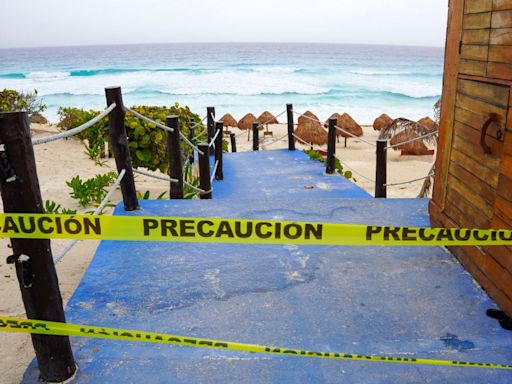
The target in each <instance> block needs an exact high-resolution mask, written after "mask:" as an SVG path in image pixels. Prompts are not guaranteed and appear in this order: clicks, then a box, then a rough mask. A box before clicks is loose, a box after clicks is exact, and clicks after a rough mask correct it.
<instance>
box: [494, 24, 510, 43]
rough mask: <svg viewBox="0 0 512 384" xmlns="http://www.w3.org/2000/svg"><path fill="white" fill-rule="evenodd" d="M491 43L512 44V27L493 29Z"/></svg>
mask: <svg viewBox="0 0 512 384" xmlns="http://www.w3.org/2000/svg"><path fill="white" fill-rule="evenodd" d="M489 44H491V45H512V28H498V29H491V34H490V38H489Z"/></svg>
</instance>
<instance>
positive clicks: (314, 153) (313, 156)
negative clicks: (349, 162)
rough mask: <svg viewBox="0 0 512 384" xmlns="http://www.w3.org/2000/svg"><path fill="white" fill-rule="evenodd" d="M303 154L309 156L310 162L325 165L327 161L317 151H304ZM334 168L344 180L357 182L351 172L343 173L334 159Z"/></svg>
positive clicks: (337, 161) (341, 167)
mask: <svg viewBox="0 0 512 384" xmlns="http://www.w3.org/2000/svg"><path fill="white" fill-rule="evenodd" d="M304 152H305V153H306V154H307V155H308V156H309V158H310V159H311V160H316V161H320V162H321V163H322V164H324V165H327V159H326V158H325V157H323V156H322V155H321V154H320V153H319V152H318V151H315V150H306V149H305V150H304ZM334 168H335V169H336V171H337V172H338V174H340V175H341V176H343V177H345V178H346V179H348V180H350V179H352V180H354V181H357V180H356V179H355V178H354V177H353V175H352V171H345V169H344V168H343V165H342V164H341V162H340V161H339V160H338V159H336V158H335V159H334Z"/></svg>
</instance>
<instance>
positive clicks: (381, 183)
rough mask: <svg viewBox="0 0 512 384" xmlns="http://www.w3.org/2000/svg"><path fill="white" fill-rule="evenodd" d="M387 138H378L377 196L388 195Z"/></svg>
mask: <svg viewBox="0 0 512 384" xmlns="http://www.w3.org/2000/svg"><path fill="white" fill-rule="evenodd" d="M387 145H388V142H387V140H377V164H376V167H375V169H376V171H375V197H376V198H385V197H387V187H386V183H387V181H386V180H387V150H386V147H387Z"/></svg>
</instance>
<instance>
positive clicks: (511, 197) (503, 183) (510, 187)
mask: <svg viewBox="0 0 512 384" xmlns="http://www.w3.org/2000/svg"><path fill="white" fill-rule="evenodd" d="M498 196H501V197H502V198H504V199H506V200H508V201H512V179H511V178H509V177H507V176H504V175H501V177H500V178H499V184H498Z"/></svg>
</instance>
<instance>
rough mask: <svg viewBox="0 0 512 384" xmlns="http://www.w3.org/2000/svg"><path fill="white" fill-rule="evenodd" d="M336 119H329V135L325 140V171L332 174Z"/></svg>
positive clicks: (333, 170) (334, 165)
mask: <svg viewBox="0 0 512 384" xmlns="http://www.w3.org/2000/svg"><path fill="white" fill-rule="evenodd" d="M335 154H336V119H329V136H328V140H327V167H326V169H325V173H327V174H328V175H332V174H333V173H334V172H335V171H336V161H335V156H334V155H335Z"/></svg>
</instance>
